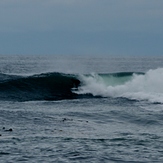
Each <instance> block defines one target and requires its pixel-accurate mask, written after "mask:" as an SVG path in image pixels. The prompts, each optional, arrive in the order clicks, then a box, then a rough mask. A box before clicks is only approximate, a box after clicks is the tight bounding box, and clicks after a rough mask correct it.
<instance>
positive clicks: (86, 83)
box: [0, 68, 163, 103]
mask: <svg viewBox="0 0 163 163" xmlns="http://www.w3.org/2000/svg"><path fill="white" fill-rule="evenodd" d="M162 81H163V68H159V69H155V70H149V71H148V72H146V73H136V72H119V73H109V74H95V73H92V74H87V75H76V74H63V73H57V72H56V73H44V74H38V75H32V76H16V75H7V74H2V73H1V74H0V100H16V101H31V100H32V101H34V100H63V99H76V98H93V97H97V96H98V97H111V98H117V97H118V98H119V97H120V98H128V99H134V100H147V101H150V102H152V103H163V82H162Z"/></svg>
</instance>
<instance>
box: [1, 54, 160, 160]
mask: <svg viewBox="0 0 163 163" xmlns="http://www.w3.org/2000/svg"><path fill="white" fill-rule="evenodd" d="M0 162H1V163H17V162H30V163H36V162H46V163H49V162H59V163H86V162H88V163H96V162H97V163H100V162H101V163H117V162H118V163H147V162H148V163H150V162H151V163H162V162H163V57H154V56H153V57H140V56H139V57H114V56H113V57H107V56H102V57H100V56H94V57H93V56H7V55H6V56H3V55H0Z"/></svg>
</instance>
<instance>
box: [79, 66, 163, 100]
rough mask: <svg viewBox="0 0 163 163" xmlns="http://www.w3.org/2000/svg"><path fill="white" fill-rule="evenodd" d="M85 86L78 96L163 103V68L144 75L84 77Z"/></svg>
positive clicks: (94, 75)
mask: <svg viewBox="0 0 163 163" xmlns="http://www.w3.org/2000/svg"><path fill="white" fill-rule="evenodd" d="M80 80H81V81H82V83H83V85H82V86H81V87H80V88H79V90H78V92H76V93H78V94H92V95H93V96H102V97H114V98H116V97H124V98H129V99H134V100H147V101H149V102H152V103H155V102H156V103H157V102H158V103H163V68H158V69H155V70H149V71H147V72H146V73H144V74H137V73H133V74H131V75H130V76H129V75H126V76H125V75H123V76H116V75H115V74H113V75H111V74H108V75H100V74H91V75H88V76H86V75H82V76H80Z"/></svg>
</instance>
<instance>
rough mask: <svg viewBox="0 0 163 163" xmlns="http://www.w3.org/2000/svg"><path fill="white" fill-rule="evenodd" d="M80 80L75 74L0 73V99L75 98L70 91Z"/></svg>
mask: <svg viewBox="0 0 163 163" xmlns="http://www.w3.org/2000/svg"><path fill="white" fill-rule="evenodd" d="M79 84H80V81H79V80H78V79H77V78H76V77H75V75H68V74H62V73H46V74H40V75H33V76H27V77H23V76H14V75H6V74H0V100H16V101H30V100H62V99H73V98H76V96H77V95H76V94H75V93H73V92H72V91H71V89H72V88H76V87H78V85H79Z"/></svg>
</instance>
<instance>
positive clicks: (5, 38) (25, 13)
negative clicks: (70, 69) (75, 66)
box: [0, 0, 163, 55]
mask: <svg viewBox="0 0 163 163" xmlns="http://www.w3.org/2000/svg"><path fill="white" fill-rule="evenodd" d="M0 54H33V55H35V54H65V55H68V54H75V55H163V0H0Z"/></svg>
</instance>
